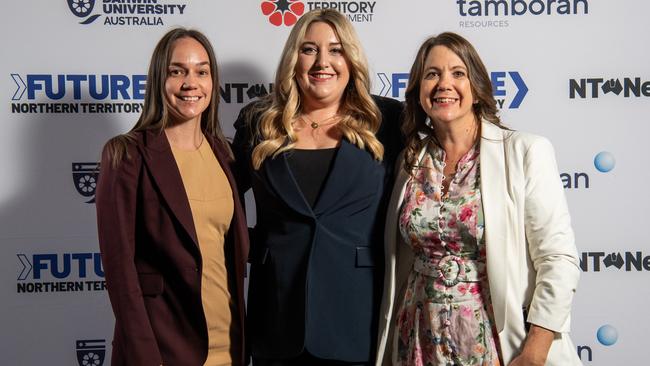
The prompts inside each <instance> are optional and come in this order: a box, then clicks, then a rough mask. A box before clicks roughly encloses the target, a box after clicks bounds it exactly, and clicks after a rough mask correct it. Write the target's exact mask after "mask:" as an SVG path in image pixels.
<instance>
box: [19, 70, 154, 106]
mask: <svg viewBox="0 0 650 366" xmlns="http://www.w3.org/2000/svg"><path fill="white" fill-rule="evenodd" d="M11 79H12V80H13V84H14V87H15V91H14V93H13V96H12V97H11V100H12V103H11V113H140V112H142V108H143V106H144V104H143V103H141V102H135V103H133V102H132V103H96V102H94V101H116V100H117V101H120V100H143V99H144V88H145V83H146V79H147V76H146V75H119V74H118V75H108V74H102V75H96V74H90V75H88V74H64V75H61V74H59V75H53V74H27V75H20V74H11ZM23 100H27V102H20V101H23ZM37 100H38V101H39V102H36V101H37ZM82 100H83V101H84V102H81V101H82ZM86 101H88V102H86Z"/></svg>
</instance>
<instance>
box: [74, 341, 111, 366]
mask: <svg viewBox="0 0 650 366" xmlns="http://www.w3.org/2000/svg"><path fill="white" fill-rule="evenodd" d="M76 343H77V362H78V363H79V366H102V365H103V364H104V358H105V356H106V340H105V339H82V340H78V341H76Z"/></svg>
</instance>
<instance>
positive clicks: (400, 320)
mask: <svg viewBox="0 0 650 366" xmlns="http://www.w3.org/2000/svg"><path fill="white" fill-rule="evenodd" d="M478 157H479V148H478V145H477V146H475V147H474V148H472V149H471V150H470V151H469V152H467V154H465V155H464V156H463V157H462V158H461V160H460V161H459V162H458V167H457V171H456V173H455V175H454V177H452V178H453V179H452V180H451V181H450V183H449V188H448V190H447V192H446V193H445V194H444V195H443V181H444V180H445V179H446V178H445V177H444V175H443V171H444V167H445V163H444V161H445V152H444V150H442V149H441V148H439V147H431V148H430V149H429V151H427V152H425V154H424V156H423V158H422V160H421V161H420V163H419V167H418V168H417V169H416V173H415V175H414V177H411V178H410V181H409V182H408V183H407V187H406V192H405V197H404V204H403V206H402V209H401V212H400V215H399V228H400V232H401V234H402V236H403V238H404V240H405V242H406V243H407V244H408V245H409V246H410V247H411V248H412V249H413V252H414V254H415V258H416V259H415V264H414V267H413V269H412V270H411V273H410V275H409V279H408V284H407V288H406V290H405V295H404V300H403V302H402V304H401V307H400V309H399V312H398V315H397V317H396V321H397V328H396V329H397V330H396V334H395V337H396V338H397V339H396V342H395V346H396V349H395V350H394V352H395V354H396V357H397V364H398V365H405V366H406V365H408V366H412V365H415V366H429V365H430V366H451V365H453V366H466V365H472V366H474V365H480V366H488V365H489V366H498V365H500V363H499V356H498V348H497V343H498V342H497V336H496V334H497V333H496V330H495V329H494V327H493V324H494V322H493V320H492V309H491V302H490V298H489V288H488V283H487V272H486V269H485V240H484V238H483V228H484V220H483V209H482V204H481V191H480V177H479V159H478Z"/></svg>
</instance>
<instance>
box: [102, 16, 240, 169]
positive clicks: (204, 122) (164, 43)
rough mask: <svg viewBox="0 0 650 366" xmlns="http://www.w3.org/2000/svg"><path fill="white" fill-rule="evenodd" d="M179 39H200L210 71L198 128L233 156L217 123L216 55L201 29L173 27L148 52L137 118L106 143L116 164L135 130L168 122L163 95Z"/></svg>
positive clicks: (146, 128) (153, 127)
mask: <svg viewBox="0 0 650 366" xmlns="http://www.w3.org/2000/svg"><path fill="white" fill-rule="evenodd" d="M182 38H193V39H194V40H196V41H197V42H199V43H200V44H201V45H202V46H203V48H204V49H205V51H206V52H207V54H208V58H209V61H210V73H211V75H212V99H211V100H210V105H209V106H208V109H207V111H205V112H203V113H202V114H201V130H202V131H203V133H204V134H206V135H208V136H212V137H213V138H215V139H216V140H217V142H218V143H220V144H221V145H222V147H224V148H225V149H226V151H227V152H228V154H229V155H230V157H231V158H232V156H233V155H232V151H231V150H230V146H229V145H228V142H227V141H226V137H225V136H224V134H223V131H222V130H221V125H220V124H219V116H218V108H219V99H220V97H219V95H220V94H219V69H218V67H217V58H216V56H215V53H214V49H213V48H212V44H211V43H210V41H209V40H208V38H207V37H206V36H205V35H204V34H203V33H201V32H199V31H197V30H194V29H187V28H181V27H178V28H174V29H172V30H170V31H169V32H167V33H165V35H164V36H163V37H162V38H161V39H160V41H158V44H157V45H156V48H155V49H154V51H153V54H152V55H151V61H150V63H149V71H148V73H147V85H146V88H145V97H144V108H143V109H142V114H140V118H138V121H137V122H136V123H135V126H133V128H131V130H130V131H129V132H127V133H125V134H123V135H119V136H116V137H114V138H113V139H111V140H110V141H109V142H108V143H107V148H108V149H109V154H110V155H111V157H112V163H113V165H114V166H117V165H118V164H119V163H120V162H121V161H122V159H123V158H124V157H125V156H126V157H127V158H128V153H127V147H128V145H129V144H130V143H132V142H133V140H134V138H135V133H136V132H138V131H144V130H158V131H159V132H160V133H162V132H163V130H164V129H165V128H166V127H167V126H168V125H169V123H170V113H169V106H168V102H167V99H166V98H165V81H166V80H167V74H168V68H169V63H170V60H171V57H172V52H173V51H174V45H175V43H176V41H177V40H179V39H182Z"/></svg>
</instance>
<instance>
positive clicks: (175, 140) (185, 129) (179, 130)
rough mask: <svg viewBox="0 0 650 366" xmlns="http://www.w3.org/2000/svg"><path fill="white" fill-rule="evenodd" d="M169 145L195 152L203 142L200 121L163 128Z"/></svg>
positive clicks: (195, 120)
mask: <svg viewBox="0 0 650 366" xmlns="http://www.w3.org/2000/svg"><path fill="white" fill-rule="evenodd" d="M165 134H166V135H167V140H169V144H170V145H171V146H172V147H174V148H177V149H181V150H196V149H198V148H199V146H201V143H202V142H203V132H202V131H201V123H200V119H194V120H190V121H186V122H182V123H175V124H172V125H171V126H169V127H167V128H165Z"/></svg>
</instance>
